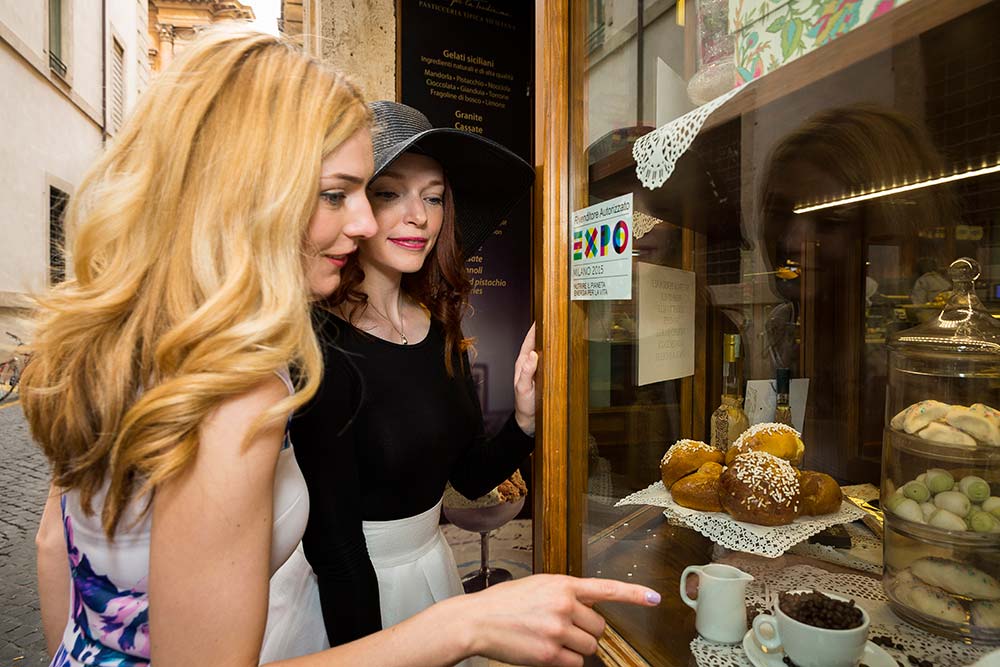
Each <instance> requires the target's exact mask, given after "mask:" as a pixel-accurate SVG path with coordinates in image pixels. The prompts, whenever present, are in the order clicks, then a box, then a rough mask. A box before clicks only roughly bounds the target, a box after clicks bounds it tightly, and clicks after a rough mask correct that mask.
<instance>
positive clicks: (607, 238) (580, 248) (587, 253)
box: [570, 192, 632, 301]
mask: <svg viewBox="0 0 1000 667" xmlns="http://www.w3.org/2000/svg"><path fill="white" fill-rule="evenodd" d="M572 248H573V250H572V252H573V255H572V257H573V262H572V270H573V288H572V291H571V293H570V294H571V298H572V299H573V300H574V301H602V300H604V301H611V300H615V299H631V298H632V193H631V192H630V193H628V194H627V195H623V196H621V197H616V198H615V199H609V200H608V201H606V202H603V203H600V204H594V205H593V206H588V207H587V208H584V209H580V210H579V211H574V212H573V245H572Z"/></svg>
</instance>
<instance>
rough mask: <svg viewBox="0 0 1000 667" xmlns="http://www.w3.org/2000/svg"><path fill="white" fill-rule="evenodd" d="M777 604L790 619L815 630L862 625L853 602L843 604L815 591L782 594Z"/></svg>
mask: <svg viewBox="0 0 1000 667" xmlns="http://www.w3.org/2000/svg"><path fill="white" fill-rule="evenodd" d="M778 604H779V606H780V607H781V610H782V611H783V612H785V614H787V615H788V616H790V617H791V618H794V619H795V620H797V621H799V622H801V623H806V624H808V625H812V626H815V627H817V628H826V629H829V630H849V629H851V628H857V627H860V626H861V624H862V623H864V617H863V615H862V614H861V610H860V609H858V607H857V606H856V605H855V604H854V600H851V601H850V602H844V601H843V600H836V599H834V598H831V597H828V596H826V595H823V594H822V593H818V592H815V591H813V592H811V593H783V594H782V595H781V596H780V598H779V603H778Z"/></svg>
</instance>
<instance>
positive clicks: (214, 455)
mask: <svg viewBox="0 0 1000 667" xmlns="http://www.w3.org/2000/svg"><path fill="white" fill-rule="evenodd" d="M368 124H369V118H368V114H367V112H366V109H365V107H364V104H363V102H362V100H361V99H360V97H359V95H358V94H357V92H356V91H355V90H354V88H353V87H352V86H351V85H349V84H348V83H347V82H345V80H344V79H343V78H342V77H341V76H340V75H339V74H337V73H336V72H333V71H331V70H329V69H327V68H325V67H324V66H323V65H321V64H320V63H319V62H317V61H315V60H312V59H310V58H308V57H306V56H304V55H303V54H302V53H301V52H300V51H298V50H297V49H296V48H294V47H292V46H291V45H289V44H287V43H285V42H284V41H283V40H281V39H280V38H276V37H272V36H269V35H264V34H260V33H254V32H250V31H247V30H245V29H238V28H228V29H220V30H218V31H214V32H211V33H208V34H206V35H205V36H203V37H202V38H201V39H200V40H199V41H197V42H196V43H194V44H193V45H192V46H190V47H189V48H188V49H187V50H186V51H185V54H184V55H183V56H182V57H181V58H179V59H178V60H177V61H175V63H174V64H173V66H172V68H171V69H170V70H168V71H166V72H163V73H161V74H160V75H159V76H158V78H157V79H156V80H155V81H154V83H153V84H152V85H151V86H150V88H149V90H148V91H147V92H146V93H145V96H144V98H143V99H142V100H141V101H140V103H139V105H138V107H137V109H136V111H135V113H134V115H133V117H132V119H131V120H130V121H129V123H128V125H127V126H126V127H125V128H124V129H123V131H122V133H121V135H120V136H119V137H118V139H117V140H116V142H115V143H114V144H113V145H112V147H111V148H110V150H109V151H108V152H107V154H106V155H105V156H104V157H102V158H101V159H100V160H99V161H98V162H97V164H96V165H95V166H94V167H93V168H92V170H91V171H90V172H89V174H88V175H87V176H86V177H85V179H84V181H83V182H82V183H81V185H80V187H79V190H78V192H77V195H76V196H75V197H74V199H73V200H72V202H71V203H70V208H69V213H68V224H69V225H70V227H71V229H73V230H74V232H75V233H74V234H73V246H72V253H71V257H72V264H73V268H74V273H75V278H73V279H72V280H70V281H68V282H66V283H64V284H63V285H61V286H59V287H58V288H56V289H55V290H54V291H53V292H52V293H50V294H49V295H47V296H46V297H45V299H44V300H43V303H42V305H41V313H42V318H41V322H40V324H39V328H38V332H37V334H36V337H35V341H34V344H33V352H34V357H33V361H32V363H31V364H30V366H29V368H28V369H27V372H26V373H25V377H24V381H23V382H24V384H23V385H22V402H23V404H24V408H25V413H26V415H27V416H28V419H29V422H30V425H31V429H32V433H33V435H34V437H35V438H36V440H37V441H38V442H39V443H40V446H41V447H42V449H43V451H44V453H45V454H46V456H47V457H48V459H49V461H50V463H51V465H52V472H53V485H52V492H51V494H50V496H49V500H48V502H47V503H46V506H45V511H44V513H43V516H42V522H41V525H40V527H39V532H38V538H37V542H38V573H39V594H40V598H41V604H42V619H43V626H44V630H45V634H46V638H47V640H48V644H49V647H50V650H51V652H52V654H53V656H54V657H53V662H52V664H54V665H58V666H59V667H63V666H70V667H78V666H79V665H84V664H86V665H100V666H111V665H113V666H119V667H132V666H141V665H149V664H150V663H155V664H156V665H157V667H174V666H175V665H184V666H185V667H187V666H189V665H212V666H213V667H215V666H228V665H233V666H240V667H251V666H253V665H256V664H258V662H259V659H260V653H261V644H262V640H263V637H264V632H265V624H266V623H267V622H268V619H267V613H268V612H267V610H268V582H269V578H270V576H271V574H272V573H273V572H274V571H275V570H276V569H277V568H278V567H279V566H280V565H281V564H282V563H283V562H285V561H286V560H287V559H288V558H289V556H290V554H292V553H293V552H294V551H295V549H296V546H297V545H298V543H299V539H300V538H301V534H302V530H303V529H304V526H305V521H306V515H307V513H308V509H307V506H308V505H307V502H308V501H307V496H306V493H305V485H304V482H303V480H302V476H301V473H300V472H299V470H298V467H297V465H296V464H295V461H294V457H293V456H292V455H291V448H290V446H288V443H287V436H286V426H285V424H286V421H287V418H288V415H289V414H291V412H292V411H293V410H295V409H296V408H298V407H299V406H301V405H303V404H304V403H305V402H306V401H307V400H308V399H309V398H310V397H311V396H312V394H313V393H314V392H315V390H316V387H317V384H318V378H319V377H320V374H321V357H320V353H319V350H318V347H317V343H316V340H315V338H314V335H313V333H312V327H311V322H310V316H309V311H310V300H311V299H314V298H317V297H322V296H326V295H328V294H330V293H331V292H332V291H333V290H334V289H335V288H336V287H337V285H338V284H339V280H340V278H339V272H340V268H341V266H343V264H344V261H345V260H346V258H347V256H349V255H350V254H351V253H352V252H353V251H354V250H355V248H356V245H357V241H358V239H360V238H364V237H366V236H370V235H371V234H373V233H374V229H375V223H374V220H373V218H372V213H371V209H370V207H369V205H368V201H367V198H366V195H365V184H366V183H367V181H368V179H369V178H370V176H371V174H372V171H373V164H372V158H371V151H372V149H371V141H370V135H369V131H368ZM289 367H293V368H295V369H296V377H297V378H298V382H297V384H296V385H295V386H292V385H291V383H290V381H289V379H288V372H287V368H289ZM67 556H68V558H67ZM658 599H659V596H658V595H657V594H656V593H654V592H653V591H650V590H648V589H645V588H641V587H636V586H629V585H626V584H624V583H621V582H611V581H595V580H577V579H571V578H567V577H532V578H529V579H526V580H522V581H521V582H516V583H514V584H509V585H504V586H499V587H496V588H495V589H490V591H488V592H486V593H483V594H479V595H476V596H468V597H466V598H461V599H456V600H449V601H447V602H445V603H442V604H439V605H435V606H434V607H432V608H430V609H429V610H427V611H426V612H424V613H422V614H420V615H418V616H416V617H414V618H412V619H410V620H409V621H407V622H406V623H403V624H400V625H399V626H396V627H394V628H393V629H392V630H390V631H386V632H382V633H378V634H376V635H372V636H370V637H367V638H365V639H362V640H359V641H357V642H353V643H351V644H347V645H344V646H341V647H338V648H336V649H329V650H326V651H323V652H319V653H315V654H311V655H308V656H305V657H301V658H298V659H296V660H291V661H289V660H277V661H276V662H275V664H282V665H284V664H288V665H292V664H294V665H295V666H297V667H310V666H317V667H318V666H325V665H385V666H392V665H447V664H452V663H454V662H456V661H458V660H460V659H462V658H464V657H466V656H469V655H474V654H484V655H492V656H495V657H498V658H500V659H504V660H507V661H510V662H516V663H519V664H520V663H531V664H558V665H572V664H581V661H582V658H581V655H582V654H585V653H588V652H592V651H593V650H594V649H595V647H596V639H595V637H596V636H597V635H599V634H600V632H601V631H602V629H603V620H602V619H601V618H600V616H598V615H597V614H596V613H595V612H594V611H592V610H591V609H590V608H589V606H590V605H591V604H593V603H594V602H596V601H600V600H622V601H628V602H633V603H637V604H646V605H650V604H655V602H657V601H658ZM442 630H444V632H442ZM275 657H284V656H275Z"/></svg>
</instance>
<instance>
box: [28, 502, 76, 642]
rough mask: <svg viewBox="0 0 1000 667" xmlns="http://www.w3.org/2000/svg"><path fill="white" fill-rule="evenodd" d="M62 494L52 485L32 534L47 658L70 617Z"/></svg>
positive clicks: (58, 640)
mask: <svg viewBox="0 0 1000 667" xmlns="http://www.w3.org/2000/svg"><path fill="white" fill-rule="evenodd" d="M60 498H61V493H60V491H59V489H57V488H56V487H55V486H51V487H50V488H49V496H48V498H47V499H46V501H45V509H44V510H42V520H41V522H40V523H39V524H38V533H37V534H36V535H35V546H36V548H37V554H38V599H39V603H40V604H41V608H42V632H43V633H44V634H45V646H46V647H47V648H48V650H49V657H52V656H53V655H55V652H56V649H58V648H59V643H60V642H61V641H62V636H63V632H64V631H65V629H66V621H67V620H68V619H69V596H70V577H69V558H68V556H67V554H66V537H65V535H64V533H63V524H62V508H61V507H60V505H59V503H60Z"/></svg>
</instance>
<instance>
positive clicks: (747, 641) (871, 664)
mask: <svg viewBox="0 0 1000 667" xmlns="http://www.w3.org/2000/svg"><path fill="white" fill-rule="evenodd" d="M743 650H744V651H745V652H746V654H747V660H749V661H750V664H751V665H753V667H787V666H786V665H785V663H784V662H783V661H782V657H783V654H782V653H781V652H780V651H779V652H777V653H764V651H763V650H761V647H760V645H759V644H757V640H756V639H755V638H754V636H753V630H748V631H747V633H746V634H745V635H743ZM861 662H862V663H864V664H865V665H868V667H898V665H897V664H896V661H895V660H893V659H892V656H891V655H889V654H888V653H886V652H885V650H884V649H883V648H882V647H881V646H879V645H878V644H873V643H872V642H865V652H864V655H862V656H861Z"/></svg>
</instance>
